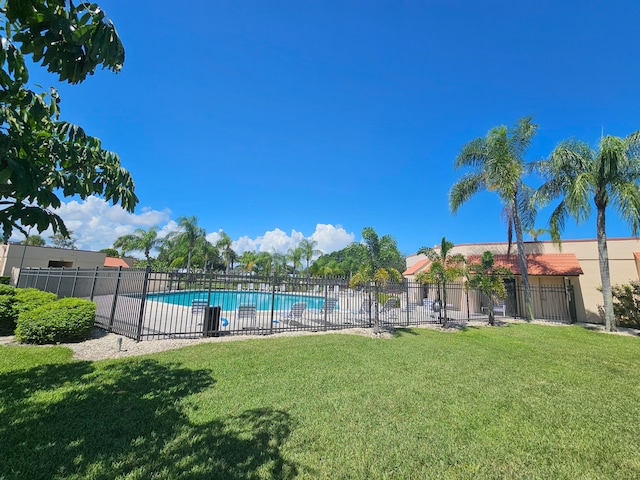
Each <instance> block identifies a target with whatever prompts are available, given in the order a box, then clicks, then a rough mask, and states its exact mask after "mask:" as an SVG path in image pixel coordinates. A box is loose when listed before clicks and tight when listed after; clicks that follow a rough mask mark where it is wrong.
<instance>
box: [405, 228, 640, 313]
mask: <svg viewBox="0 0 640 480" xmlns="http://www.w3.org/2000/svg"><path fill="white" fill-rule="evenodd" d="M607 246H608V252H609V269H610V274H611V283H612V284H613V285H615V284H621V283H628V282H629V281H630V280H639V279H640V239H638V238H611V239H608V241H607ZM434 248H438V246H436V247H434ZM525 249H526V255H527V272H528V274H529V281H530V283H531V285H532V287H534V288H535V287H538V288H542V287H543V286H556V287H557V288H560V287H561V286H562V287H564V288H565V289H566V288H567V287H570V288H571V289H573V294H574V297H573V298H574V302H575V305H574V307H575V317H576V318H575V319H576V320H577V321H580V322H591V323H602V319H601V318H600V315H599V314H598V306H599V305H602V294H601V293H600V291H599V290H598V288H599V286H600V284H601V282H600V266H599V261H598V245H597V241H596V240H595V239H589V240H565V241H563V242H562V244H561V246H560V247H558V246H557V245H555V244H553V242H551V241H536V242H525ZM487 250H488V251H490V252H492V253H493V254H494V258H495V261H496V265H501V266H504V267H507V268H509V269H510V270H511V271H512V272H513V274H514V277H515V283H516V285H521V283H522V282H521V277H520V267H519V265H518V256H517V246H516V245H515V244H514V245H512V250H511V252H510V254H509V255H507V243H506V242H496V243H474V244H472V243H469V244H458V245H455V247H454V248H453V250H452V253H461V254H463V255H465V257H467V259H468V260H469V261H471V262H475V263H479V261H480V256H481V255H482V253H483V252H484V251H487ZM429 265H430V262H429V260H428V259H427V258H426V257H425V256H424V255H410V256H409V257H407V269H406V270H405V271H404V273H403V275H404V276H405V277H406V278H408V279H414V278H415V275H416V274H418V273H419V272H421V271H428V269H429ZM534 301H536V300H535V299H534ZM537 301H538V302H539V303H540V308H542V309H544V306H545V305H544V303H545V299H544V298H539V299H538V300H537Z"/></svg>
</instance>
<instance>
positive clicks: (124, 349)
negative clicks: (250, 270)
mask: <svg viewBox="0 0 640 480" xmlns="http://www.w3.org/2000/svg"><path fill="white" fill-rule="evenodd" d="M508 323H523V321H522V320H513V319H506V320H505V321H501V322H499V325H506V324H508ZM533 323H539V324H543V325H550V326H559V327H567V326H569V325H567V324H559V323H549V322H538V321H534V322H533ZM470 325H471V324H470ZM473 325H478V326H479V325H486V322H474V323H473ZM574 325H575V324H574ZM578 325H579V326H581V327H583V328H588V329H590V330H597V331H600V332H603V333H610V332H604V325H594V324H582V323H581V324H578ZM460 327H461V325H455V324H454V325H452V326H451V328H447V329H443V328H442V327H441V326H439V325H434V324H427V325H420V326H417V327H415V326H413V327H412V328H429V329H435V330H440V331H450V332H453V331H457V330H458V329H459V328H460ZM393 332H394V330H393V329H392V328H388V327H385V329H384V330H383V331H382V332H381V333H378V334H375V333H373V328H349V329H345V330H331V331H327V332H308V331H301V332H284V333H277V334H273V335H225V336H222V337H207V338H191V339H182V338H181V339H166V340H145V341H143V342H136V341H135V340H131V339H130V338H127V337H123V336H122V335H118V334H115V333H107V332H105V331H104V330H101V329H98V328H96V329H94V331H93V335H92V337H91V338H90V339H88V340H85V341H84V342H79V343H62V344H60V345H61V346H64V347H68V348H70V349H71V350H73V358H76V359H78V360H105V359H108V358H123V357H132V356H136V355H146V354H150V353H157V352H162V351H165V350H174V349H177V348H182V347H186V346H189V345H196V344H199V343H218V342H241V341H245V340H250V339H261V340H264V341H268V340H269V339H272V338H279V337H299V336H304V335H340V334H343V335H345V334H346V335H361V336H365V337H370V338H383V339H390V338H393ZM614 333H615V334H618V335H633V336H638V335H640V332H639V331H638V330H634V329H630V328H620V327H619V329H618V331H617V332H614ZM0 345H21V344H19V343H17V342H15V341H14V338H13V337H11V336H8V337H0ZM48 347H50V345H43V346H41V348H48Z"/></svg>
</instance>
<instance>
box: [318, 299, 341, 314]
mask: <svg viewBox="0 0 640 480" xmlns="http://www.w3.org/2000/svg"><path fill="white" fill-rule="evenodd" d="M337 306H338V299H337V298H334V297H329V298H327V299H326V300H325V301H324V302H323V303H322V307H321V308H320V313H322V314H324V313H325V312H326V313H327V314H332V313H334V312H335V310H336V307H337Z"/></svg>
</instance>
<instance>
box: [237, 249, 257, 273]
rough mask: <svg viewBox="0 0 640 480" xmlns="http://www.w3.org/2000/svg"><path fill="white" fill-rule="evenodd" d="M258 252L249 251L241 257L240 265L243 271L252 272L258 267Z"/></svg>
mask: <svg viewBox="0 0 640 480" xmlns="http://www.w3.org/2000/svg"><path fill="white" fill-rule="evenodd" d="M256 256H257V254H256V252H253V251H250V250H247V251H246V252H242V255H240V258H239V259H238V260H239V261H240V265H241V266H242V271H243V272H247V273H248V272H252V271H253V268H254V267H255V265H256Z"/></svg>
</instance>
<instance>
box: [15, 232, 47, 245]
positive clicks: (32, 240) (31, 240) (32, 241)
mask: <svg viewBox="0 0 640 480" xmlns="http://www.w3.org/2000/svg"><path fill="white" fill-rule="evenodd" d="M20 243H21V244H22V245H31V246H33V247H44V246H45V245H46V244H47V242H46V240H45V239H44V238H42V237H41V236H40V235H37V234H33V235H27V237H26V238H25V239H24V240H23V241H21V242H20Z"/></svg>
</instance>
